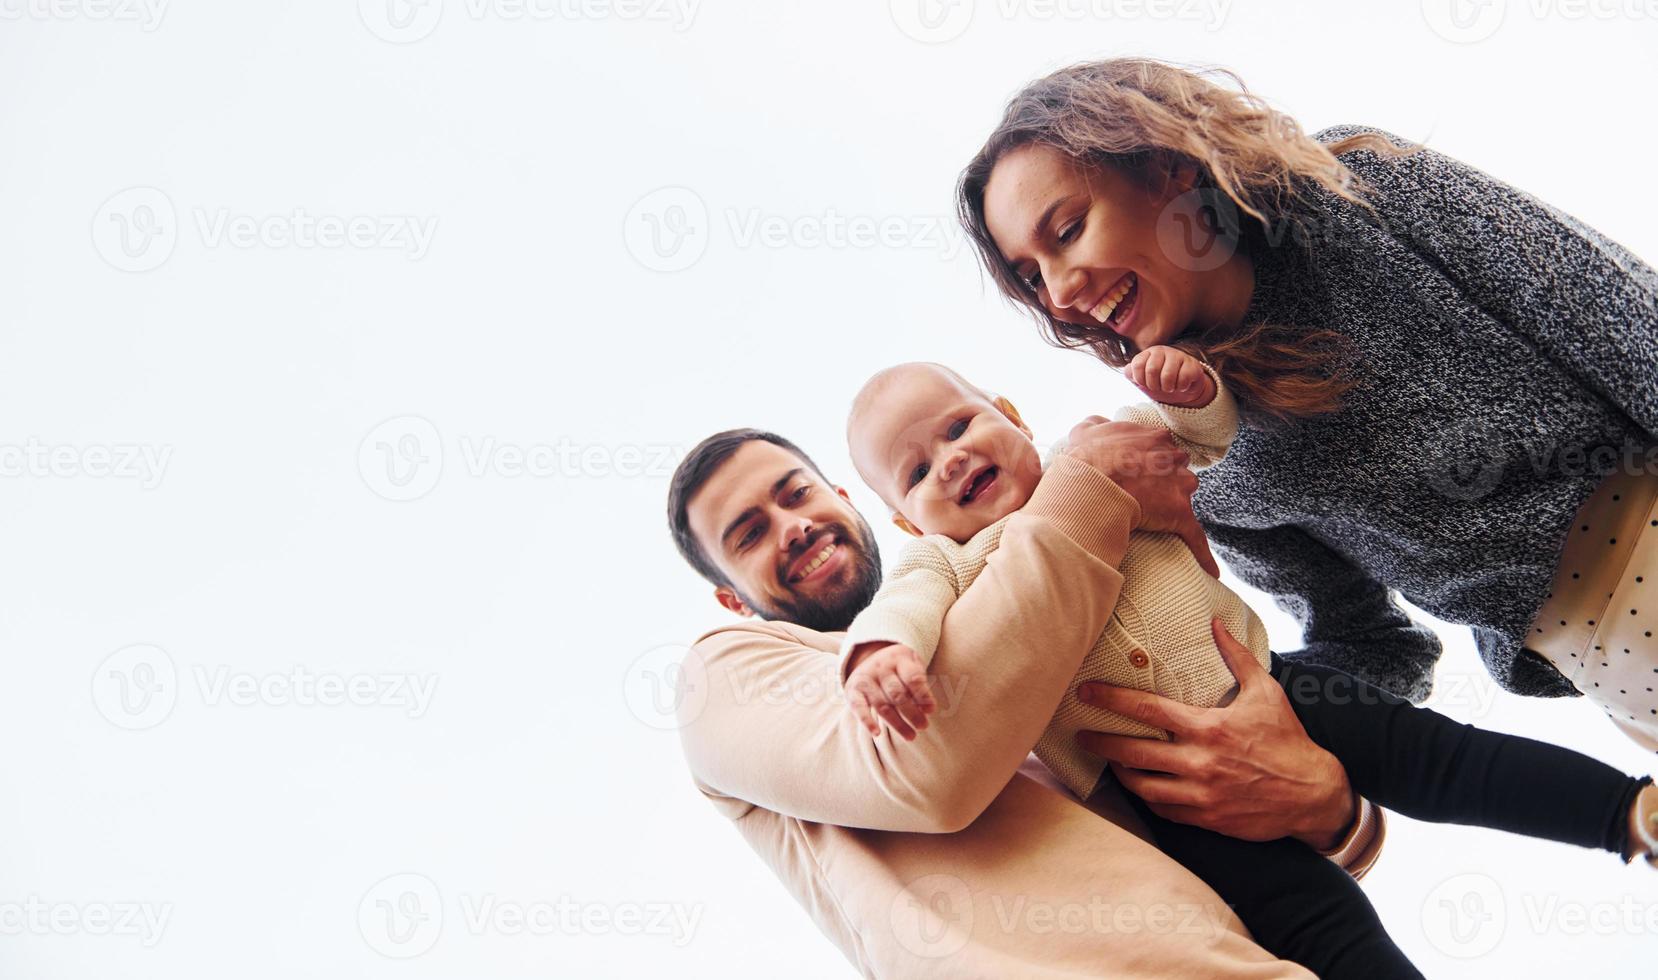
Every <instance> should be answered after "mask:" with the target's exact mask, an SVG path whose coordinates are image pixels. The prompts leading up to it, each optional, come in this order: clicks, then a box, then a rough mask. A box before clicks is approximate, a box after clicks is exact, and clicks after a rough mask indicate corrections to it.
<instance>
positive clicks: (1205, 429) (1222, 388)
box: [1116, 364, 1238, 470]
mask: <svg viewBox="0 0 1658 980" xmlns="http://www.w3.org/2000/svg"><path fill="white" fill-rule="evenodd" d="M1203 370H1204V372H1205V373H1206V374H1208V375H1209V377H1210V378H1212V379H1214V382H1215V397H1214V398H1211V399H1210V400H1209V404H1207V405H1204V406H1203V407H1202V408H1180V407H1179V406H1176V405H1163V404H1160V403H1158V402H1142V403H1140V404H1138V405H1130V406H1128V407H1127V408H1124V409H1122V410H1121V411H1119V412H1118V413H1117V416H1116V421H1118V422H1138V423H1140V424H1141V425H1159V426H1162V427H1163V428H1165V429H1168V430H1169V431H1170V432H1171V433H1173V434H1174V441H1175V443H1176V444H1177V445H1179V446H1180V448H1181V449H1184V450H1185V451H1186V454H1187V455H1188V456H1190V457H1192V463H1191V466H1192V469H1194V470H1203V469H1208V468H1209V467H1211V466H1213V465H1215V464H1216V463H1218V462H1220V461H1221V460H1222V459H1224V458H1225V457H1226V451H1227V450H1228V449H1230V448H1232V441H1233V440H1234V439H1236V438H1237V437H1238V403H1237V400H1236V399H1234V398H1233V397H1232V392H1231V391H1229V390H1228V389H1227V387H1226V385H1225V384H1223V383H1222V382H1221V379H1220V374H1219V373H1217V372H1216V371H1215V369H1214V368H1212V367H1210V366H1209V365H1207V364H1205V365H1203Z"/></svg>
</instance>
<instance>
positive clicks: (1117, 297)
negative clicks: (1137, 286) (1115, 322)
mask: <svg viewBox="0 0 1658 980" xmlns="http://www.w3.org/2000/svg"><path fill="white" fill-rule="evenodd" d="M1133 285H1134V277H1133V276H1124V277H1123V281H1122V282H1119V283H1117V288H1116V289H1113V290H1111V292H1109V293H1106V294H1105V298H1104V299H1102V300H1100V305H1098V306H1096V307H1094V308H1093V309H1091V310H1089V311H1088V315H1089V316H1091V317H1093V318H1094V319H1096V320H1098V321H1100V322H1101V323H1104V322H1105V321H1107V320H1109V319H1111V314H1112V312H1113V311H1115V310H1116V309H1117V304H1118V303H1121V302H1122V301H1123V297H1124V296H1127V295H1128V291H1129V289H1130V288H1132V287H1133Z"/></svg>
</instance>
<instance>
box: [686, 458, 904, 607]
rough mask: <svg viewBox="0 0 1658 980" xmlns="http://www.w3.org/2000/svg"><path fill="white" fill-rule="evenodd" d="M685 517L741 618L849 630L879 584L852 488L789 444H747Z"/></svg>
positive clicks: (723, 595)
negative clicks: (828, 477)
mask: <svg viewBox="0 0 1658 980" xmlns="http://www.w3.org/2000/svg"><path fill="white" fill-rule="evenodd" d="M686 516H687V518H688V520H689V523H690V526H691V533H692V534H693V535H694V536H695V537H696V539H697V543H698V544H700V545H701V546H702V549H703V551H704V553H706V554H707V555H708V557H709V559H711V560H712V561H713V563H714V565H715V566H716V567H718V568H719V569H720V570H721V571H722V572H723V573H724V574H725V577H726V579H727V580H728V581H729V582H730V583H731V585H730V586H721V587H720V588H719V589H717V590H715V596H716V597H717V598H718V599H719V601H720V604H721V605H723V606H725V607H726V608H727V609H730V610H732V611H733V612H736V613H739V614H741V615H744V616H759V617H761V618H762V619H776V620H782V621H784V622H790V623H795V624H797V625H800V626H805V627H807V628H809V629H815V630H821V631H824V632H833V631H835V630H843V629H845V628H846V627H847V626H848V625H850V624H851V622H852V618H853V617H854V616H856V615H857V614H858V612H859V611H860V610H862V609H863V607H864V606H866V605H868V604H869V601H870V599H872V598H874V596H875V590H876V589H878V588H879V587H880V585H881V560H880V555H879V553H878V552H877V550H876V547H875V536H874V534H873V533H872V532H871V531H870V527H869V524H868V523H867V522H865V521H864V519H863V517H862V516H860V515H859V514H858V512H857V511H856V510H855V509H853V507H852V504H851V501H850V500H848V499H847V496H846V492H845V491H844V490H842V489H840V488H839V487H833V486H830V485H829V484H828V483H825V482H824V481H823V479H822V478H820V477H819V476H818V475H817V474H816V473H815V472H813V471H812V468H811V467H810V466H807V465H806V463H805V462H804V461H803V460H801V459H800V458H799V457H797V456H795V455H794V454H793V453H791V452H789V451H788V450H786V449H784V448H782V447H781V446H775V445H772V444H771V443H769V442H766V441H764V440H759V439H756V440H753V441H750V442H747V443H744V444H743V445H742V446H741V447H740V448H739V449H738V450H737V451H736V452H735V453H732V454H731V457H730V458H729V459H727V460H726V461H725V463H724V464H723V465H722V466H720V468H719V469H717V470H715V471H714V475H713V476H712V477H710V478H709V479H708V482H706V483H704V484H703V485H702V489H700V490H698V491H697V493H696V495H695V496H694V497H692V498H691V501H690V504H689V506H688V507H687V508H686Z"/></svg>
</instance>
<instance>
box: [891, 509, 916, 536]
mask: <svg viewBox="0 0 1658 980" xmlns="http://www.w3.org/2000/svg"><path fill="white" fill-rule="evenodd" d="M892 523H893V524H894V525H896V526H897V528H898V530H900V531H903V532H904V533H905V534H911V535H914V536H915V537H918V538H919V537H921V529H920V528H918V527H916V526H915V525H914V524H911V523H910V519H909V518H907V517H905V516H904V515H903V514H893V515H892Z"/></svg>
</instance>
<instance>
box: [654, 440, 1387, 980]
mask: <svg viewBox="0 0 1658 980" xmlns="http://www.w3.org/2000/svg"><path fill="white" fill-rule="evenodd" d="M1137 519H1138V508H1137V506H1136V505H1135V503H1134V501H1133V499H1132V498H1131V497H1129V496H1128V495H1127V494H1125V493H1123V491H1122V490H1121V489H1119V488H1118V487H1117V486H1116V485H1115V484H1113V483H1112V482H1111V481H1109V480H1107V479H1105V478H1104V477H1103V476H1101V475H1100V473H1099V471H1097V470H1095V469H1093V468H1092V467H1090V466H1088V465H1087V464H1085V463H1082V462H1080V461H1079V460H1076V459H1072V458H1070V457H1061V458H1059V459H1057V460H1055V461H1054V463H1053V465H1052V466H1050V467H1049V469H1048V472H1047V473H1046V474H1044V476H1043V477H1042V481H1041V483H1040V485H1039V486H1038V488H1037V490H1036V493H1035V494H1034V495H1033V496H1032V498H1031V500H1030V502H1029V503H1027V504H1026V505H1025V507H1024V508H1023V509H1022V510H1021V511H1020V512H1019V513H1018V514H1016V515H1014V517H1013V518H1012V519H1011V520H1009V521H1008V523H1007V525H1006V526H1005V527H1004V528H1003V530H1002V535H1001V542H1000V547H998V548H997V550H996V553H995V555H994V556H993V557H992V558H991V559H990V561H989V562H988V563H987V565H986V567H985V569H984V570H983V571H982V572H981V573H980V574H979V577H978V579H977V581H976V582H975V585H974V588H973V589H971V590H970V591H968V592H967V593H965V594H963V595H962V596H961V598H960V599H959V600H958V601H956V602H955V603H954V605H952V606H951V607H950V610H949V612H948V613H947V614H946V616H945V617H944V625H943V630H942V632H941V633H940V635H939V640H938V644H937V651H936V653H935V654H934V655H933V660H932V673H933V676H934V677H935V679H937V680H938V681H939V683H938V685H937V687H936V688H935V691H936V692H937V693H938V694H939V700H940V709H939V711H938V712H937V713H936V714H935V715H934V716H933V720H932V724H931V725H930V726H929V730H928V732H927V737H925V738H918V739H916V740H915V741H913V742H906V741H904V740H902V739H899V738H895V737H893V736H892V735H891V734H890V733H883V734H882V735H881V736H879V737H877V738H871V737H870V735H869V732H868V731H867V730H865V729H864V727H863V726H862V725H861V724H860V723H859V722H858V721H857V720H856V719H855V718H854V717H853V715H852V713H851V712H850V711H848V710H847V707H846V703H845V699H844V697H843V696H842V695H841V688H840V685H839V683H838V681H837V671H838V668H839V659H838V657H837V651H838V649H839V647H840V642H841V639H842V636H843V634H841V633H819V632H816V631H814V630H809V629H804V628H802V627H798V626H794V625H792V624H789V623H782V622H760V621H745V622H742V623H738V624H734V625H731V626H727V627H723V628H721V629H716V630H714V631H712V632H710V633H708V634H706V635H704V636H703V637H702V638H701V639H699V640H698V641H697V643H696V645H695V646H694V647H693V649H692V650H691V652H690V653H689V654H688V655H687V657H686V659H685V662H684V669H683V670H682V671H681V672H680V677H681V682H682V687H681V697H680V700H679V705H680V726H681V727H680V737H681V740H682V743H683V746H684V750H685V756H686V759H687V762H688V763H689V765H690V769H691V773H692V776H693V777H694V779H695V781H696V784H697V786H698V788H699V789H700V790H701V791H702V792H703V793H704V794H705V795H706V796H707V797H708V799H709V800H710V801H712V802H713V804H714V805H715V807H716V808H717V809H718V810H719V811H720V812H721V813H723V814H724V815H725V816H727V817H728V818H729V819H730V820H732V822H733V823H734V825H735V826H736V828H737V830H738V831H739V832H740V833H741V834H742V835H743V837H744V839H745V840H747V841H748V843H749V845H750V846H751V847H753V848H754V850H755V851H756V852H757V853H758V854H759V855H760V857H761V858H762V859H763V860H764V861H765V862H766V863H767V864H768V865H769V866H770V867H771V868H772V870H773V871H774V872H775V873H776V874H777V876H778V877H779V878H780V879H781V880H782V882H783V884H784V886H785V887H786V888H787V889H788V891H789V892H790V894H792V895H793V896H794V897H795V899H796V900H797V901H798V902H800V904H801V905H802V906H803V907H804V908H805V909H806V910H807V912H808V913H810V914H811V916H812V917H813V919H814V920H815V921H816V922H817V924H818V927H819V928H820V929H822V930H823V932H824V934H825V935H827V936H828V937H829V939H830V940H832V941H833V942H834V943H835V944H836V945H837V946H839V947H840V949H841V950H842V951H843V952H844V953H845V955H846V956H847V958H848V959H849V960H851V961H852V963H853V964H855V965H856V967H857V969H858V970H859V971H860V972H861V973H862V974H863V975H864V976H868V977H904V978H926V977H941V978H942V977H948V978H972V977H1030V978H1044V977H1048V978H1057V977H1073V978H1074V977H1090V976H1092V977H1105V976H1110V977H1122V978H1141V977H1143V978H1166V977H1238V978H1247V977H1260V978H1266V977H1297V978H1305V977H1308V976H1309V974H1308V973H1307V972H1306V971H1305V970H1303V969H1302V968H1300V967H1299V966H1296V965H1295V964H1292V963H1287V962H1283V961H1279V960H1275V959H1273V958H1272V957H1271V956H1270V955H1269V954H1267V953H1266V952H1265V951H1264V950H1262V949H1261V948H1260V947H1258V946H1256V945H1255V944H1254V943H1253V942H1252V941H1250V939H1249V938H1248V934H1247V932H1246V930H1245V929H1244V928H1243V925H1242V923H1240V922H1239V921H1238V919H1237V918H1236V917H1235V916H1234V915H1233V914H1232V912H1231V910H1230V909H1228V908H1227V907H1226V905H1225V903H1224V902H1222V901H1221V899H1220V897H1219V896H1217V895H1216V894H1215V893H1214V892H1213V891H1211V890H1210V889H1209V887H1208V886H1207V885H1205V884H1204V883H1203V882H1202V881H1200V880H1198V879H1197V878H1196V877H1194V876H1193V875H1192V874H1191V873H1189V872H1187V871H1186V870H1185V869H1184V868H1182V867H1180V866H1179V865H1178V864H1176V863H1175V862H1174V861H1172V860H1171V859H1170V858H1168V857H1167V856H1165V855H1164V854H1162V853H1161V852H1159V851H1158V850H1157V849H1156V848H1154V847H1153V846H1151V845H1150V844H1149V843H1147V842H1146V841H1145V840H1144V839H1142V838H1143V835H1144V830H1143V828H1141V827H1140V826H1139V824H1138V823H1137V822H1136V821H1135V820H1134V818H1133V816H1132V814H1131V813H1130V812H1129V811H1127V810H1126V808H1125V806H1124V805H1123V801H1122V799H1121V797H1120V796H1118V795H1117V794H1116V792H1115V791H1114V790H1113V789H1112V788H1110V787H1109V786H1107V787H1106V788H1104V789H1102V790H1101V792H1099V793H1096V794H1095V795H1094V796H1093V797H1091V798H1090V799H1089V800H1088V801H1086V802H1080V801H1078V800H1077V799H1076V798H1075V797H1073V796H1071V795H1070V794H1068V793H1066V792H1064V791H1063V790H1062V789H1061V788H1060V787H1059V786H1058V784H1057V783H1055V782H1054V781H1053V780H1052V778H1051V777H1050V776H1048V774H1047V773H1046V771H1045V770H1044V769H1043V768H1042V767H1041V766H1040V765H1036V764H1034V760H1031V764H1027V760H1029V750H1030V747H1031V746H1032V745H1034V744H1036V741H1037V738H1038V736H1040V735H1041V733H1042V730H1043V729H1044V728H1045V727H1046V726H1047V724H1048V720H1049V719H1050V718H1051V717H1052V716H1053V713H1054V708H1055V706H1056V705H1058V704H1059V702H1060V700H1061V698H1063V697H1064V695H1065V692H1066V690H1067V689H1068V688H1069V687H1070V685H1071V683H1072V680H1073V678H1074V677H1075V675H1076V672H1077V668H1078V667H1079V666H1080V665H1081V663H1082V658H1083V655H1084V653H1085V652H1086V651H1087V650H1088V649H1089V647H1090V646H1091V645H1092V643H1093V640H1094V638H1095V637H1097V636H1098V635H1099V634H1100V632H1101V631H1102V630H1104V629H1105V627H1106V624H1107V623H1108V622H1109V621H1110V620H1111V616H1112V610H1113V608H1114V607H1115V605H1116V603H1117V598H1118V594H1119V591H1120V589H1121V586H1122V580H1123V576H1122V574H1121V573H1120V572H1119V571H1118V566H1119V565H1120V564H1121V562H1122V561H1123V556H1124V555H1125V554H1126V552H1127V550H1128V537H1129V529H1130V528H1131V527H1132V526H1133V524H1134V523H1135V522H1136V521H1137ZM1372 812H1373V811H1372V810H1371V809H1370V808H1369V805H1368V804H1366V806H1365V813H1366V814H1370V813H1372ZM1379 847H1380V839H1379V838H1378V837H1369V838H1366V839H1365V840H1364V841H1363V842H1362V844H1359V845H1358V846H1356V847H1355V850H1354V852H1353V853H1352V854H1350V855H1347V856H1346V860H1345V862H1344V863H1345V864H1346V866H1347V867H1348V868H1350V869H1355V870H1356V869H1360V868H1363V867H1366V866H1368V864H1369V863H1370V862H1371V861H1373V860H1374V858H1375V855H1376V852H1377V849H1378V848H1379Z"/></svg>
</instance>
